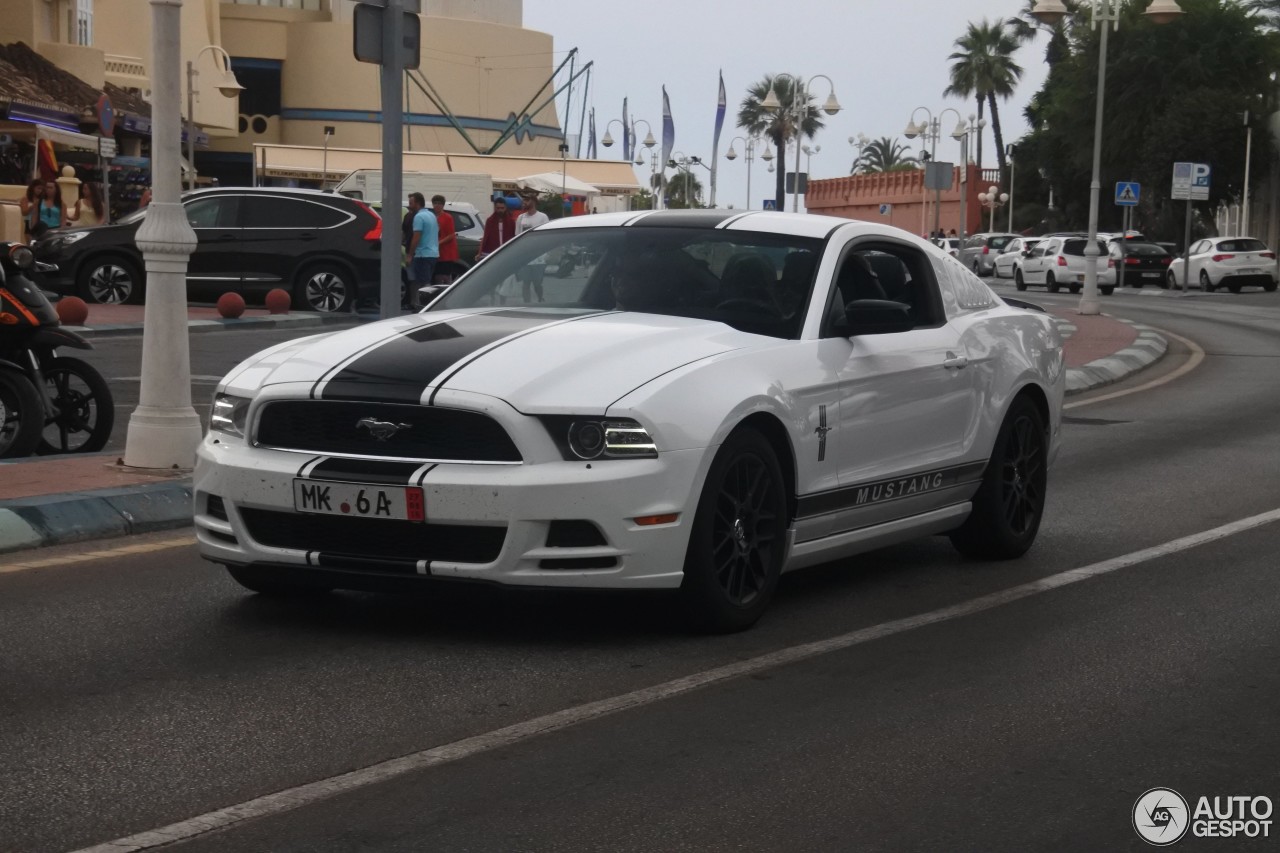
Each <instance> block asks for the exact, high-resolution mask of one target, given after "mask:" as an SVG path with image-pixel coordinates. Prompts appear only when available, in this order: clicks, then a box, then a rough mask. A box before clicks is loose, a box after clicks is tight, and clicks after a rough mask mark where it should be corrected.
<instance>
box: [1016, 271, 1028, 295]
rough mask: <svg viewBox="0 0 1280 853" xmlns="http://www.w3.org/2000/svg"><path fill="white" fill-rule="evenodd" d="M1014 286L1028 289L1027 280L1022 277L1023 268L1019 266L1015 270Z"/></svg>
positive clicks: (1019, 288)
mask: <svg viewBox="0 0 1280 853" xmlns="http://www.w3.org/2000/svg"><path fill="white" fill-rule="evenodd" d="M1013 286H1014V287H1016V288H1017V289H1018V290H1026V289H1027V280H1026V279H1025V278H1023V277H1022V268H1021V267H1017V268H1015V269H1014V271H1013Z"/></svg>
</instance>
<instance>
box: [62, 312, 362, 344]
mask: <svg viewBox="0 0 1280 853" xmlns="http://www.w3.org/2000/svg"><path fill="white" fill-rule="evenodd" d="M144 307H145V306H142V305H90V306H89V319H88V320H87V321H85V325H83V326H67V327H66V328H68V329H70V330H71V331H73V332H76V333H77V334H79V335H82V336H84V337H86V338H102V337H110V336H117V335H140V334H142V319H143V310H144ZM369 319H376V318H373V317H369V316H365V315H358V314H352V313H342V314H337V313H334V314H320V313H317V312H314V311H290V312H289V313H287V314H270V313H268V312H267V309H265V308H246V309H245V311H244V313H243V314H242V315H240V316H239V317H237V318H236V319H234V320H228V319H226V318H224V317H222V316H220V315H219V314H218V310H217V309H216V308H214V307H213V306H201V305H190V306H188V307H187V328H188V329H190V331H191V332H192V333H195V332H219V331H230V330H234V329H311V328H316V327H318V326H350V325H354V324H355V323H359V322H362V321H364V320H369Z"/></svg>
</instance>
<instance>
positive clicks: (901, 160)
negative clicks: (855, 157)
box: [859, 136, 916, 172]
mask: <svg viewBox="0 0 1280 853" xmlns="http://www.w3.org/2000/svg"><path fill="white" fill-rule="evenodd" d="M910 150H911V146H910V145H903V144H902V143H901V142H899V141H898V140H896V139H894V138H893V137H890V136H882V137H880V138H879V139H873V140H871V141H870V142H868V143H867V146H866V148H864V149H862V157H861V158H860V159H859V166H861V168H862V171H863V172H897V171H901V170H903V169H914V168H916V158H915V157H911V156H909V155H908V154H907V152H908V151H910Z"/></svg>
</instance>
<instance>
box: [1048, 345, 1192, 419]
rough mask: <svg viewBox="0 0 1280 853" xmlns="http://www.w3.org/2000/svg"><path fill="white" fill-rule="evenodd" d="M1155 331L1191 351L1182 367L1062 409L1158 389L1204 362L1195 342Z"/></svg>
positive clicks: (1067, 405) (1069, 404)
mask: <svg viewBox="0 0 1280 853" xmlns="http://www.w3.org/2000/svg"><path fill="white" fill-rule="evenodd" d="M1151 328H1153V329H1154V328H1155V327H1154V326H1153V327H1151ZM1155 331H1157V332H1159V333H1160V334H1162V335H1168V336H1169V337H1171V338H1173V339H1174V340H1176V341H1178V342H1179V343H1181V344H1182V345H1183V346H1185V347H1187V349H1189V350H1191V358H1189V359H1187V363H1186V364H1184V365H1182V366H1181V367H1179V368H1178V369H1177V370H1173V371H1170V372H1169V373H1166V374H1165V375H1164V376H1161V377H1160V378H1159V379H1152V380H1151V381H1150V382H1147V383H1144V384H1142V385H1138V386H1136V387H1134V388H1126V389H1125V390H1123V391H1112V392H1111V393H1110V394H1103V395H1102V396H1100V397H1090V398H1089V399H1088V400H1077V401H1076V402H1074V403H1067V404H1066V405H1064V406H1063V407H1062V408H1063V409H1078V408H1080V407H1081V406H1092V405H1093V404H1094V403H1101V402H1103V401H1104V400H1114V399H1116V398H1117V397H1127V396H1129V395H1130V394H1138V393H1140V392H1142V391H1150V390H1151V389H1152V388H1158V387H1160V386H1161V385H1164V384H1166V383H1168V382H1172V381H1173V380H1175V379H1181V378H1182V377H1183V376H1186V375H1187V374H1188V373H1190V372H1191V371H1193V370H1195V369H1196V368H1197V367H1199V366H1200V362H1202V361H1204V350H1203V349H1202V348H1201V347H1200V345H1199V344H1197V343H1196V342H1195V341H1193V340H1191V339H1190V338H1184V337H1182V335H1175V334H1174V333H1173V332H1169V331H1166V330H1164V329H1155Z"/></svg>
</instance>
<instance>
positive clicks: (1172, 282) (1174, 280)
mask: <svg viewBox="0 0 1280 853" xmlns="http://www.w3.org/2000/svg"><path fill="white" fill-rule="evenodd" d="M1164 289H1165V290H1177V289H1178V277H1177V276H1176V275H1174V274H1173V271H1172V270H1170V271H1169V275H1167V276H1165V281H1164Z"/></svg>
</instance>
